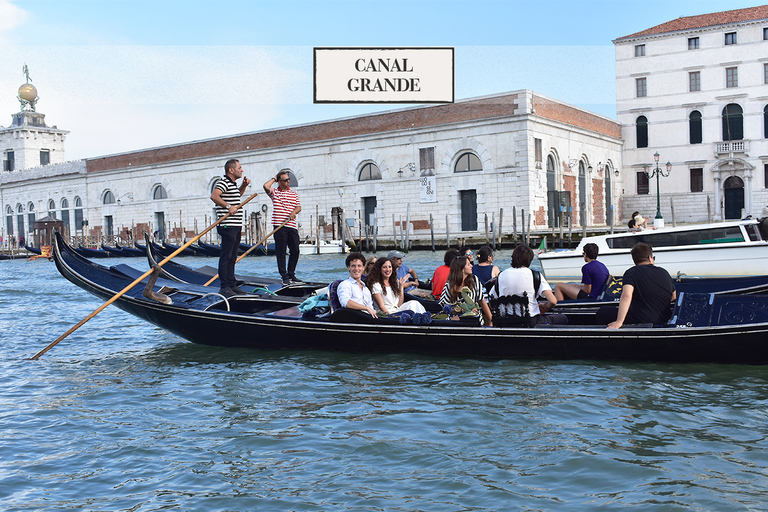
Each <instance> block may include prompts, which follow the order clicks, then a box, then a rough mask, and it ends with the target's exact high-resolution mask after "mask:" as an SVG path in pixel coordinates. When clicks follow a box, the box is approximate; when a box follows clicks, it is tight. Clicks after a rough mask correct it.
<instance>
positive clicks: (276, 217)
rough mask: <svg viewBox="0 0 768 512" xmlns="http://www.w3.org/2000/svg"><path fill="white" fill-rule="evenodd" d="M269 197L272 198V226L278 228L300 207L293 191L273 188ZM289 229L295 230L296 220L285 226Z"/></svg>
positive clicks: (299, 202) (297, 197)
mask: <svg viewBox="0 0 768 512" xmlns="http://www.w3.org/2000/svg"><path fill="white" fill-rule="evenodd" d="M269 197H271V198H272V225H273V226H279V225H280V224H282V223H283V221H284V220H285V219H287V218H288V217H290V216H291V213H292V212H293V210H295V209H296V207H297V206H301V201H299V194H297V193H296V192H294V191H293V189H290V188H289V189H287V190H280V188H279V187H278V188H273V189H272V190H270V193H269ZM286 226H288V227H289V228H293V229H297V227H296V219H293V220H292V221H290V222H288V223H287V224H286Z"/></svg>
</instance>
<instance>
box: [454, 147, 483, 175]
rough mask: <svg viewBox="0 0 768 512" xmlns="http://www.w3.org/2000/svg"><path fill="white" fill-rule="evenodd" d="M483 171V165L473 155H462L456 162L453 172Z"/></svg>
mask: <svg viewBox="0 0 768 512" xmlns="http://www.w3.org/2000/svg"><path fill="white" fill-rule="evenodd" d="M482 170H483V163H482V162H481V161H480V159H479V158H478V157H477V155H475V154H474V153H469V152H467V153H464V154H463V155H461V156H460V157H459V159H458V160H456V166H455V167H454V168H453V172H476V171H482Z"/></svg>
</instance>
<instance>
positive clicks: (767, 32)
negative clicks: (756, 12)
mask: <svg viewBox="0 0 768 512" xmlns="http://www.w3.org/2000/svg"><path fill="white" fill-rule="evenodd" d="M763 41H768V27H765V28H763Z"/></svg>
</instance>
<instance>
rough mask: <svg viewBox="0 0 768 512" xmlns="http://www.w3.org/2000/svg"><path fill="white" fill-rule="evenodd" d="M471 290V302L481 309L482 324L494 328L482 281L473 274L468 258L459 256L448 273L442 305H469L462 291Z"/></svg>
mask: <svg viewBox="0 0 768 512" xmlns="http://www.w3.org/2000/svg"><path fill="white" fill-rule="evenodd" d="M465 287H466V288H468V289H469V296H470V300H471V301H472V302H474V304H475V305H476V306H478V307H479V309H480V312H481V313H482V317H481V320H480V323H481V324H483V321H484V322H485V323H484V325H487V326H488V327H491V326H493V323H492V322H491V310H490V308H489V307H488V303H487V302H486V301H485V293H484V290H483V285H481V284H480V279H479V278H478V277H477V276H476V275H474V274H473V273H472V262H471V261H470V260H469V258H467V257H466V256H459V257H458V258H456V259H455V260H453V262H452V263H451V270H450V272H449V273H448V281H446V283H445V287H444V288H443V293H442V294H441V295H440V305H442V306H445V305H446V304H451V305H455V304H459V303H465V304H466V303H467V300H465V298H464V296H463V295H462V293H461V291H462V290H463V289H464V288H465Z"/></svg>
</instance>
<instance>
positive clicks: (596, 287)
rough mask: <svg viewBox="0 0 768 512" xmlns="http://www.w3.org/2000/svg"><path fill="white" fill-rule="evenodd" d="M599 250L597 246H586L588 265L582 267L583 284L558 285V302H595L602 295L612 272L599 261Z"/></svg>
mask: <svg viewBox="0 0 768 512" xmlns="http://www.w3.org/2000/svg"><path fill="white" fill-rule="evenodd" d="M598 252H599V248H598V247H597V244H593V243H588V244H585V245H584V254H583V255H582V256H583V257H584V261H586V262H587V263H586V265H584V266H583V267H581V284H575V283H556V284H555V297H557V300H565V299H566V298H568V299H579V300H595V299H597V297H598V295H600V293H602V291H603V287H604V286H605V282H606V281H607V280H608V276H609V275H610V272H609V271H608V268H607V267H606V266H605V265H603V263H602V262H601V261H597V254H598Z"/></svg>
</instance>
